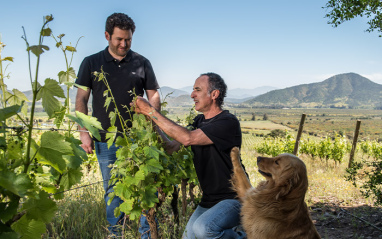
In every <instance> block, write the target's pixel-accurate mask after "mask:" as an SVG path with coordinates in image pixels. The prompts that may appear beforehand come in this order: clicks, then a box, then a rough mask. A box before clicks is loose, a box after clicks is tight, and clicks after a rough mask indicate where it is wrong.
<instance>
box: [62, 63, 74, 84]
mask: <svg viewBox="0 0 382 239" xmlns="http://www.w3.org/2000/svg"><path fill="white" fill-rule="evenodd" d="M76 78H77V76H76V72H75V71H74V69H73V67H70V68H69V69H68V70H67V71H60V72H59V73H58V79H59V82H60V84H63V83H67V82H71V83H73V82H74V80H75V79H76Z"/></svg>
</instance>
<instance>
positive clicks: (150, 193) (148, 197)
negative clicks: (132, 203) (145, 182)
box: [142, 186, 159, 209]
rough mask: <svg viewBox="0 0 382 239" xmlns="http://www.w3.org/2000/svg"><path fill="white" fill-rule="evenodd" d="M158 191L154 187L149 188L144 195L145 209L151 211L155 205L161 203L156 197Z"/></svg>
mask: <svg viewBox="0 0 382 239" xmlns="http://www.w3.org/2000/svg"><path fill="white" fill-rule="evenodd" d="M156 192H157V189H156V188H155V187H152V186H147V187H146V188H145V192H144V194H143V195H142V206H143V208H144V209H149V208H152V207H154V206H155V203H157V202H159V199H158V196H157V195H156Z"/></svg>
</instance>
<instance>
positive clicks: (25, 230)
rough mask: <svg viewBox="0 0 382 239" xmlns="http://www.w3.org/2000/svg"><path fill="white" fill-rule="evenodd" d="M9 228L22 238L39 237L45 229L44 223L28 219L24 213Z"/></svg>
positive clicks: (38, 238) (35, 238) (37, 238)
mask: <svg viewBox="0 0 382 239" xmlns="http://www.w3.org/2000/svg"><path fill="white" fill-rule="evenodd" d="M11 228H12V229H13V230H14V231H15V232H17V233H18V234H20V235H21V238H23V239H41V235H42V234H43V233H44V232H45V231H46V226H45V223H44V222H42V221H37V220H33V219H32V220H28V218H27V217H26V215H24V216H22V217H21V218H20V219H19V220H18V221H17V222H15V223H13V224H12V226H11Z"/></svg>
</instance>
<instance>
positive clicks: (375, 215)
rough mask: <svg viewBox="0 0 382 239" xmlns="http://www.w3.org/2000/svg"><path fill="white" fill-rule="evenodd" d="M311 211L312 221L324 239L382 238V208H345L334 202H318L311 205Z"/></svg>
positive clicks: (365, 206) (367, 206)
mask: <svg viewBox="0 0 382 239" xmlns="http://www.w3.org/2000/svg"><path fill="white" fill-rule="evenodd" d="M317 201H319V200H317ZM310 209H311V216H312V220H313V222H314V224H315V225H316V228H317V231H318V232H319V234H320V235H321V238H323V239H337V238H339V239H341V238H359V239H361V238H362V239H378V238H382V207H372V206H370V205H365V204H359V205H352V206H343V205H340V204H339V203H337V202H335V200H333V202H329V203H328V202H325V203H322V202H316V203H314V204H313V205H310Z"/></svg>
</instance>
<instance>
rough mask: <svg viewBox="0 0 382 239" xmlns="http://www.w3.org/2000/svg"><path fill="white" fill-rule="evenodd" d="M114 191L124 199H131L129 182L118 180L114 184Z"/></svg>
mask: <svg viewBox="0 0 382 239" xmlns="http://www.w3.org/2000/svg"><path fill="white" fill-rule="evenodd" d="M114 192H115V195H117V196H118V197H120V198H121V199H122V200H124V201H126V200H128V199H130V197H131V191H130V190H129V189H128V186H127V184H123V183H121V182H117V184H116V185H115V186H114ZM109 197H110V195H109Z"/></svg>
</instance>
